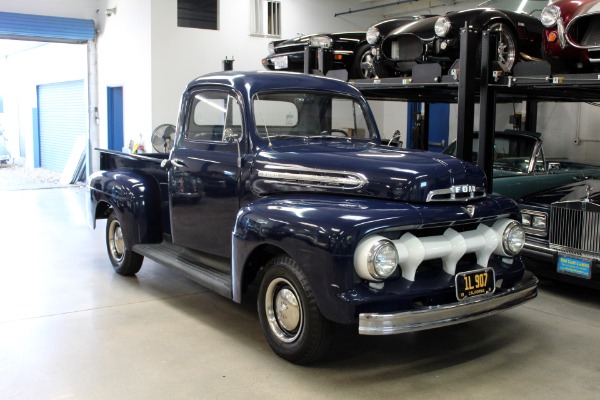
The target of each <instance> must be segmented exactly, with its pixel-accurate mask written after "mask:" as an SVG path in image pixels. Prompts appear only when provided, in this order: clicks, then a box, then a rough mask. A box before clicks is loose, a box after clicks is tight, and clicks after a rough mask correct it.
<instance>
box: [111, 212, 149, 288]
mask: <svg viewBox="0 0 600 400" xmlns="http://www.w3.org/2000/svg"><path fill="white" fill-rule="evenodd" d="M106 250H107V252H108V258H109V259H110V262H111V263H112V265H113V268H114V269H115V271H116V272H117V273H118V274H121V275H126V276H130V275H135V274H136V273H137V272H138V271H139V270H140V268H141V267H142V262H144V256H142V255H140V254H138V253H135V252H133V251H132V250H129V249H128V248H127V247H125V241H124V240H123V231H122V230H121V222H120V221H119V218H117V216H116V214H115V212H114V211H113V212H111V213H110V215H109V216H108V219H107V221H106Z"/></svg>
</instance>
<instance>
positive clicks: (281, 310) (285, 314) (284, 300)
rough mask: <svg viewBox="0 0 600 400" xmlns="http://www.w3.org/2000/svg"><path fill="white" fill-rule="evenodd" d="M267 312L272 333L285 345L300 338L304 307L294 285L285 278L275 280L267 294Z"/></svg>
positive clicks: (270, 284)
mask: <svg viewBox="0 0 600 400" xmlns="http://www.w3.org/2000/svg"><path fill="white" fill-rule="evenodd" d="M265 311H266V315H267V320H268V321H269V327H270V329H271V332H273V333H274V334H275V336H277V338H278V339H279V340H281V341H282V342H284V343H291V342H293V341H294V340H296V339H297V338H298V336H300V333H301V331H302V324H303V315H302V306H301V304H300V300H299V297H298V294H297V292H296V290H295V289H294V287H293V286H292V284H291V283H290V282H289V281H288V280H287V279H284V278H276V279H273V280H272V281H271V282H270V283H269V287H268V288H267V292H266V293H265Z"/></svg>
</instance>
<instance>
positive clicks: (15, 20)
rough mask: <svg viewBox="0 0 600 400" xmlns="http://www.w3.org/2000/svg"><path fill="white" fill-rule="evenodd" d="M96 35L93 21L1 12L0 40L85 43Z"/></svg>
mask: <svg viewBox="0 0 600 400" xmlns="http://www.w3.org/2000/svg"><path fill="white" fill-rule="evenodd" d="M95 35H96V26H95V24H94V21H93V20H91V19H78V18H63V17H50V16H46V15H31V14H18V13H8V12H0V39H20V40H35V41H39V42H61V43H85V42H87V41H88V40H93V39H94V36H95Z"/></svg>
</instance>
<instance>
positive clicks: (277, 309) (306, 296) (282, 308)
mask: <svg viewBox="0 0 600 400" xmlns="http://www.w3.org/2000/svg"><path fill="white" fill-rule="evenodd" d="M258 316H259V319H260V324H261V327H262V330H263V333H264V335H265V337H266V339H267V342H268V343H269V346H271V348H272V349H273V351H274V352H275V353H276V354H277V355H279V356H280V357H282V358H284V359H286V360H288V361H290V362H293V363H295V364H308V363H311V362H314V361H317V360H318V359H319V358H321V357H322V356H323V355H324V354H325V352H326V350H327V349H328V347H329V344H330V343H331V340H332V337H333V324H332V323H331V322H330V321H328V320H327V319H325V317H323V315H322V314H321V312H320V311H319V308H318V306H317V302H316V300H315V298H314V295H313V292H312V289H311V288H310V285H309V283H308V280H307V279H306V276H305V275H304V273H303V272H302V271H301V270H300V267H299V266H298V264H296V262H295V261H294V260H292V259H291V258H289V257H285V256H282V257H276V258H274V259H272V260H271V261H270V262H269V263H268V264H267V265H266V267H265V271H264V275H263V277H262V280H261V283H260V289H259V295H258Z"/></svg>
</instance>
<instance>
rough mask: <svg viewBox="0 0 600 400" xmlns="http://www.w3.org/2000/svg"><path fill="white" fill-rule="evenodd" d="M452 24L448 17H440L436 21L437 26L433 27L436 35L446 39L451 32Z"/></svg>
mask: <svg viewBox="0 0 600 400" xmlns="http://www.w3.org/2000/svg"><path fill="white" fill-rule="evenodd" d="M451 26H452V24H451V23H450V20H449V19H448V18H446V17H439V18H438V19H437V21H435V25H434V27H433V29H434V31H435V34H436V35H437V36H439V37H444V36H446V35H447V34H448V32H450V27H451Z"/></svg>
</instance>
